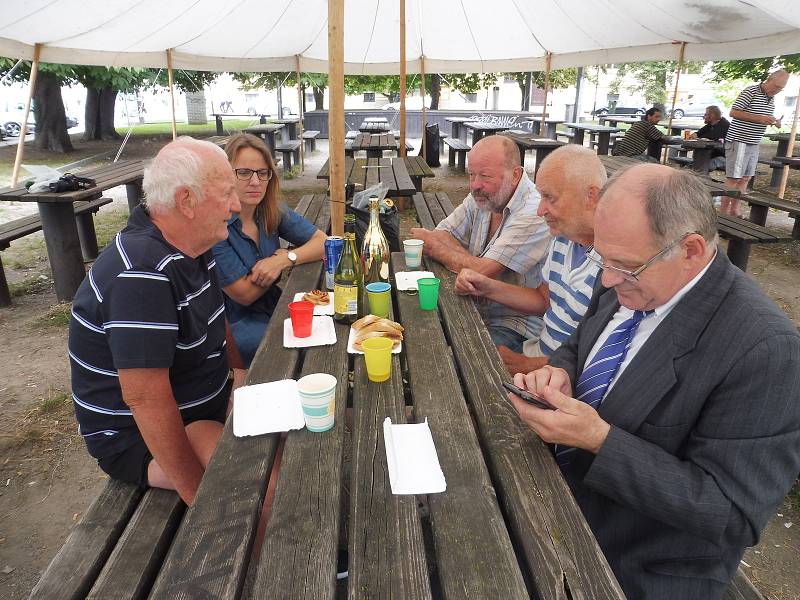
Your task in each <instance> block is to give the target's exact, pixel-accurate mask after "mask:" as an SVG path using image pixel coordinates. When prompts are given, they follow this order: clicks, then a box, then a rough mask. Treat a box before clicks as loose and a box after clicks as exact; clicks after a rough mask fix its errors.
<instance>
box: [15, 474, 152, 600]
mask: <svg viewBox="0 0 800 600" xmlns="http://www.w3.org/2000/svg"><path fill="white" fill-rule="evenodd" d="M143 493H144V491H143V490H141V489H140V488H138V487H137V486H135V485H131V484H129V483H123V482H121V481H116V480H113V479H112V480H109V482H108V484H107V485H106V487H105V488H103V491H102V492H100V495H99V496H98V497H97V499H96V500H95V501H94V502H93V503H92V505H91V506H90V507H89V510H87V511H86V514H85V515H84V516H83V518H82V519H81V520H80V522H79V523H78V524H77V525H76V526H75V528H74V529H73V530H72V532H71V533H70V534H69V537H68V538H67V541H66V542H64V545H63V546H62V547H61V550H59V551H58V554H56V555H55V557H54V558H53V560H52V561H51V562H50V565H49V566H48V567H47V570H46V571H45V572H44V575H42V578H41V579H40V580H39V582H38V583H37V584H36V586H35V587H34V588H33V590H32V591H31V595H30V596H29V598H30V599H31V600H38V599H39V598H41V599H42V600H72V599H74V600H78V599H82V598H84V597H85V596H86V593H87V592H88V591H89V590H90V589H91V587H92V585H93V584H94V582H95V579H96V578H97V574H98V573H100V570H101V569H102V568H103V565H104V564H105V562H106V559H107V558H108V556H109V554H111V551H112V550H113V549H114V545H115V544H116V543H117V540H118V539H119V536H120V535H121V534H122V531H123V530H124V529H125V526H126V525H127V523H128V520H129V519H130V517H131V515H132V514H133V512H134V510H136V506H137V504H138V503H139V499H140V498H141V497H142V494H143Z"/></svg>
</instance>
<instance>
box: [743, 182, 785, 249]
mask: <svg viewBox="0 0 800 600" xmlns="http://www.w3.org/2000/svg"><path fill="white" fill-rule="evenodd" d="M741 198H742V200H744V201H745V202H747V203H748V204H749V205H750V221H752V222H753V223H756V224H757V225H762V226H763V225H766V224H767V213H768V212H769V209H770V208H774V209H775V210H781V211H784V212H787V213H789V216H790V217H791V218H793V219H794V227H792V237H793V238H794V239H796V240H800V203H798V202H794V201H792V200H784V199H782V198H778V197H777V196H773V195H772V194H767V193H765V192H756V191H749V192H747V194H745V195H743V196H742V197H741Z"/></svg>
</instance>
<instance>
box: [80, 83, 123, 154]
mask: <svg viewBox="0 0 800 600" xmlns="http://www.w3.org/2000/svg"><path fill="white" fill-rule="evenodd" d="M116 103H117V90H115V89H114V88H112V87H104V88H86V112H85V113H84V120H85V123H86V130H85V131H84V133H83V139H84V140H85V141H90V140H118V139H120V135H119V134H118V133H117V130H116V129H114V108H115V106H116Z"/></svg>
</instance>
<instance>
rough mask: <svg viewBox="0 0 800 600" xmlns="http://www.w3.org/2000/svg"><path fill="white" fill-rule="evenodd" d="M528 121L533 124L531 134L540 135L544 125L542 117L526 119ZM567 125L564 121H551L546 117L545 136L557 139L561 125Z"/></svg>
mask: <svg viewBox="0 0 800 600" xmlns="http://www.w3.org/2000/svg"><path fill="white" fill-rule="evenodd" d="M524 119H525V120H526V121H530V123H531V132H532V133H534V134H536V135H538V134H539V131H540V126H541V124H542V117H524ZM564 123H566V121H565V120H564V119H550V118H547V117H545V120H544V135H545V137H549V138H552V139H556V129H557V128H558V126H559V125H563V124H564Z"/></svg>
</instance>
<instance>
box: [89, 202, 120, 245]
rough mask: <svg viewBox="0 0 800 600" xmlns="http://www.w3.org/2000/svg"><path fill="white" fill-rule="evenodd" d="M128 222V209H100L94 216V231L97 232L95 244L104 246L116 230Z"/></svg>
mask: <svg viewBox="0 0 800 600" xmlns="http://www.w3.org/2000/svg"><path fill="white" fill-rule="evenodd" d="M127 223H128V210H127V209H120V210H101V211H99V212H98V213H96V214H95V216H94V231H95V233H96V234H97V246H98V248H100V249H101V250H102V249H103V248H105V247H106V246H107V245H108V243H109V242H110V241H111V239H112V238H113V237H114V236H115V235H116V234H117V232H118V231H120V230H121V229H123V228H124V227H125V225H126V224H127Z"/></svg>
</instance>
